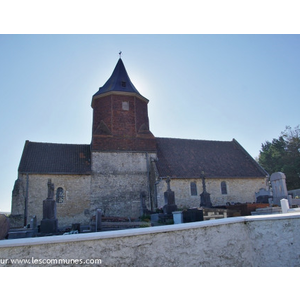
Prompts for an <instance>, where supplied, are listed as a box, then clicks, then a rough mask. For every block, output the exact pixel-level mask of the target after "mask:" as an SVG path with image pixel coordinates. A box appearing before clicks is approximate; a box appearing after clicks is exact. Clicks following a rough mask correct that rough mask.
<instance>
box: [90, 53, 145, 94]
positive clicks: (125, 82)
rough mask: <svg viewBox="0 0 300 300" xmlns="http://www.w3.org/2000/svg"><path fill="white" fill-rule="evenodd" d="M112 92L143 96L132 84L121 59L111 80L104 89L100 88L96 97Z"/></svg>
mask: <svg viewBox="0 0 300 300" xmlns="http://www.w3.org/2000/svg"><path fill="white" fill-rule="evenodd" d="M112 91H114V92H131V93H136V94H138V95H141V94H140V93H139V92H138V90H137V89H136V88H135V86H134V85H133V83H132V82H131V80H130V78H129V76H128V74H127V71H126V69H125V66H124V64H123V61H122V59H121V58H120V59H119V60H118V63H117V65H116V66H115V69H114V71H113V73H112V75H111V76H110V78H109V79H108V80H107V81H106V83H105V84H104V85H103V86H102V87H100V88H99V91H98V92H97V93H96V94H95V95H94V96H97V95H101V94H104V93H107V92H112ZM141 96H142V95H141Z"/></svg>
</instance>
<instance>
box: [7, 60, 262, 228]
mask: <svg viewBox="0 0 300 300" xmlns="http://www.w3.org/2000/svg"><path fill="white" fill-rule="evenodd" d="M148 103H149V100H148V99H147V98H145V97H144V96H143V95H141V94H140V93H139V92H138V90H137V89H136V87H135V86H134V85H133V83H132V82H131V80H130V78H129V76H128V73H127V71H126V68H125V66H124V63H123V61H122V59H121V58H119V60H118V62H117V64H116V66H115V68H114V70H113V72H112V75H111V76H110V77H109V79H108V80H107V82H106V83H105V84H104V85H103V86H102V87H101V88H99V90H98V91H97V92H96V93H95V94H94V95H93V97H92V102H91V107H92V109H93V123H92V137H91V143H90V144H88V145H83V144H80V145H79V144H55V143H40V142H32V141H26V142H25V145H24V149H23V153H22V156H21V160H20V164H19V168H18V178H17V180H16V181H15V184H14V188H13V191H12V207H11V224H12V227H23V226H25V225H26V224H28V223H29V222H30V219H31V218H32V217H33V216H36V217H37V221H38V223H39V222H40V221H41V219H42V217H43V200H44V199H46V197H47V182H48V180H49V179H51V182H52V183H53V184H54V187H55V190H54V199H55V200H56V210H57V219H58V226H59V227H65V226H70V225H71V224H73V223H81V224H82V225H88V224H90V222H91V220H92V218H93V217H94V216H95V211H96V209H101V210H102V212H103V214H104V215H105V216H120V217H128V218H137V217H139V216H140V215H141V214H142V206H144V207H145V206H146V207H147V209H148V210H151V211H155V210H156V209H159V208H161V207H163V206H164V204H165V203H164V192H165V191H166V189H167V183H166V178H167V177H170V179H171V182H170V185H171V189H172V190H173V191H174V192H175V201H176V205H177V206H178V207H180V206H182V207H199V206H200V194H201V193H202V191H203V189H202V181H203V178H204V177H205V182H206V190H207V192H208V193H209V194H210V197H211V202H212V205H214V206H217V205H225V204H226V203H227V202H240V203H245V202H255V192H258V191H259V190H260V189H261V188H266V185H267V175H268V174H267V173H266V172H265V170H263V169H262V168H261V167H260V166H259V165H258V164H257V162H256V161H255V160H254V159H253V158H252V157H251V156H250V155H249V154H248V153H247V151H246V150H245V149H244V148H243V147H242V146H241V145H240V144H239V143H238V142H237V141H236V140H235V139H233V140H232V141H208V140H190V139H181V138H160V137H155V136H154V135H153V133H152V132H151V131H150V125H149V118H148Z"/></svg>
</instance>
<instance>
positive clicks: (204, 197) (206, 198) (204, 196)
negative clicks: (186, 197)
mask: <svg viewBox="0 0 300 300" xmlns="http://www.w3.org/2000/svg"><path fill="white" fill-rule="evenodd" d="M202 187H203V192H202V193H201V194H200V206H201V207H212V203H211V200H210V193H208V192H207V191H206V184H205V176H204V172H202Z"/></svg>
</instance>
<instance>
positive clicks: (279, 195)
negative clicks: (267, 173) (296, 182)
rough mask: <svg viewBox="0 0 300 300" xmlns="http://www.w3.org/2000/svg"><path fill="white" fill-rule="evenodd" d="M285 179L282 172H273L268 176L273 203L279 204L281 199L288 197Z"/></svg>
mask: <svg viewBox="0 0 300 300" xmlns="http://www.w3.org/2000/svg"><path fill="white" fill-rule="evenodd" d="M285 179H286V177H285V175H284V173H282V172H276V173H273V174H272V175H271V177H270V181H271V185H272V192H273V204H274V205H278V206H280V200H281V199H289V197H288V191H287V187H286V182H285ZM289 205H291V203H289Z"/></svg>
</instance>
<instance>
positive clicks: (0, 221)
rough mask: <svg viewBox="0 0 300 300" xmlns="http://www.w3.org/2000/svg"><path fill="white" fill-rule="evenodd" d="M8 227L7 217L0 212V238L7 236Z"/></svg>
mask: <svg viewBox="0 0 300 300" xmlns="http://www.w3.org/2000/svg"><path fill="white" fill-rule="evenodd" d="M9 227H10V226H9V219H8V217H7V216H5V215H2V214H0V240H3V239H5V238H7V235H8V231H9Z"/></svg>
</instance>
